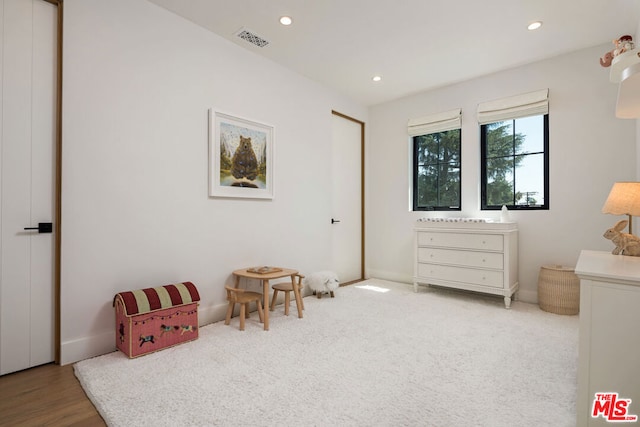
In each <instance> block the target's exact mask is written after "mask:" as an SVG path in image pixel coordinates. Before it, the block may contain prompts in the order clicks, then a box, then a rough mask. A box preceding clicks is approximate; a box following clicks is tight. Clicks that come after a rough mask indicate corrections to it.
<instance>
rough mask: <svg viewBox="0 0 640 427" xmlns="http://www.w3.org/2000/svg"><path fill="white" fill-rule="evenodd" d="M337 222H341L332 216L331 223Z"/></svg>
mask: <svg viewBox="0 0 640 427" xmlns="http://www.w3.org/2000/svg"><path fill="white" fill-rule="evenodd" d="M336 222H340V220H339V219H333V218H331V224H335V223H336Z"/></svg>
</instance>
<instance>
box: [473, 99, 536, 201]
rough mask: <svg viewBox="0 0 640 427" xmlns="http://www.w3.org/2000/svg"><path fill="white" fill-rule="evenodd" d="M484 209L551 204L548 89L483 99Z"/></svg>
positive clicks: (481, 194) (482, 170)
mask: <svg viewBox="0 0 640 427" xmlns="http://www.w3.org/2000/svg"><path fill="white" fill-rule="evenodd" d="M478 122H479V124H480V157H481V164H480V169H481V178H480V182H481V184H480V199H481V201H480V204H481V209H482V210H491V209H500V208H501V207H502V206H503V205H505V206H507V207H508V208H509V209H549V89H543V90H538V91H535V92H530V93H525V94H522V95H516V96H511V97H508V98H502V99H498V100H495V101H490V102H483V103H481V104H479V105H478Z"/></svg>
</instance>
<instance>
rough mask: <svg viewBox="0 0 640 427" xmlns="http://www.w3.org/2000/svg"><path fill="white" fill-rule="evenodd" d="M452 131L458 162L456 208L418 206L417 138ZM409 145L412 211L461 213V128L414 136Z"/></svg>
mask: <svg viewBox="0 0 640 427" xmlns="http://www.w3.org/2000/svg"><path fill="white" fill-rule="evenodd" d="M452 131H458V153H457V156H458V162H459V166H458V169H459V180H458V191H457V193H458V206H418V167H419V166H420V165H418V141H417V138H420V137H424V136H426V135H433V134H437V133H444V132H452ZM411 143H412V146H413V150H412V152H413V173H412V180H413V194H412V195H413V197H412V198H413V203H412V209H413V211H416V212H419V211H461V210H462V129H461V128H456V129H450V130H446V131H441V132H431V133H428V134H423V135H415V136H413V137H412V139H411ZM443 163H445V162H440V161H439V162H438V163H437V164H443Z"/></svg>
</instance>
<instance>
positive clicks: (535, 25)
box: [527, 21, 542, 31]
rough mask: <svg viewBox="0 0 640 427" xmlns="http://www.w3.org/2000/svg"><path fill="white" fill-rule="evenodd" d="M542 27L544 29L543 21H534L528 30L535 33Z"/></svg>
mask: <svg viewBox="0 0 640 427" xmlns="http://www.w3.org/2000/svg"><path fill="white" fill-rule="evenodd" d="M540 27H542V21H534V22H532V23H531V24H529V26H528V27H527V29H528V30H532V31H533V30H537V29H538V28H540Z"/></svg>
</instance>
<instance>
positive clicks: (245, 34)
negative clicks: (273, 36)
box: [236, 28, 269, 47]
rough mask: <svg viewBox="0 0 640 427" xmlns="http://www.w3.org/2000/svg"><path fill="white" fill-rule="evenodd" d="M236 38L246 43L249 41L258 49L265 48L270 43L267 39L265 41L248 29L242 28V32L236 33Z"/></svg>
mask: <svg viewBox="0 0 640 427" xmlns="http://www.w3.org/2000/svg"><path fill="white" fill-rule="evenodd" d="M236 36H238V37H240V38H241V39H242V40H244V41H248V42H249V43H251V44H253V45H256V46H258V47H265V46H266V45H268V44H269V42H268V41H267V40H265V39H263V38H262V37H260V36H259V35H257V34H255V33H253V32H251V31H249V30H247V29H246V28H242V29H240V31H238V32H237V33H236Z"/></svg>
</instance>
